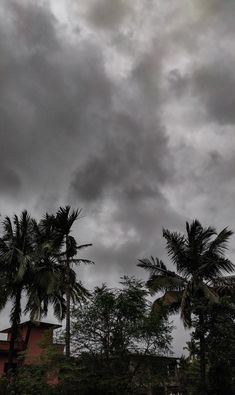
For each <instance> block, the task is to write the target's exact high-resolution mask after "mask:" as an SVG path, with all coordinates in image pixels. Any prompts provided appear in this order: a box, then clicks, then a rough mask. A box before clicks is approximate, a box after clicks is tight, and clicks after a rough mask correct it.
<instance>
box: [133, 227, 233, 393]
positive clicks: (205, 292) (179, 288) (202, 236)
mask: <svg viewBox="0 0 235 395" xmlns="http://www.w3.org/2000/svg"><path fill="white" fill-rule="evenodd" d="M232 234H233V232H232V231H230V230H229V229H227V228H225V229H223V230H222V231H221V232H220V233H217V232H216V230H215V229H214V228H212V227H208V228H203V226H202V225H201V224H200V222H199V221H197V220H195V221H193V222H192V223H191V224H189V223H188V222H187V223H186V234H181V233H178V232H170V231H169V230H166V229H164V230H163V237H164V238H165V239H166V245H167V251H168V254H169V256H170V258H171V260H172V263H173V264H174V265H175V266H176V269H177V272H174V271H171V270H169V269H167V267H166V265H165V264H164V263H163V262H162V261H161V260H159V259H157V258H156V259H154V258H153V257H151V258H150V259H146V258H145V259H141V260H140V263H139V266H140V267H142V268H144V269H146V270H148V271H149V272H150V278H149V280H148V282H147V285H148V287H149V289H150V290H151V291H152V292H153V293H157V292H160V291H163V292H164V295H163V296H162V297H160V298H158V299H157V300H156V301H155V302H154V305H153V309H154V310H155V311H156V312H157V311H159V308H160V306H167V307H168V308H169V311H172V312H175V311H180V312H181V317H182V319H183V322H184V325H185V326H186V327H190V326H191V324H192V319H191V318H192V314H194V315H196V316H197V318H198V331H199V341H200V371H201V383H202V389H201V393H202V394H205V393H206V354H205V332H204V322H205V314H206V304H208V303H209V302H210V303H219V297H220V295H221V294H223V293H224V292H232V291H233V289H234V281H233V278H232V277H231V278H230V279H228V278H227V277H223V276H224V275H225V274H231V273H232V272H233V271H234V265H233V264H232V263H231V262H230V260H228V259H227V258H226V257H225V252H226V249H227V243H228V240H229V238H230V237H231V235H232Z"/></svg>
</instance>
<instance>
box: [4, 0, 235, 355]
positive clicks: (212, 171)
mask: <svg viewBox="0 0 235 395" xmlns="http://www.w3.org/2000/svg"><path fill="white" fill-rule="evenodd" d="M234 18H235V2H234V0H226V1H223V2H222V1H221V0H206V1H205V0H185V1H182V0H174V1H172V0H129V1H128V0H51V1H49V0H47V1H39V0H37V1H36V0H30V1H27V0H18V1H17V0H2V1H1V4H0V139H1V140H0V141H1V155H0V187H1V194H0V212H1V214H2V216H4V215H6V214H9V215H11V214H12V213H14V212H16V213H19V212H20V211H21V210H22V209H23V208H27V209H28V210H29V211H30V212H31V213H32V214H33V215H35V216H36V217H38V218H39V217H40V216H41V215H42V214H43V213H45V211H49V212H53V211H56V209H57V208H58V207H59V206H60V205H64V204H71V205H72V206H73V207H82V208H83V209H84V214H85V215H86V216H85V218H83V219H82V220H80V223H79V224H78V226H77V229H76V234H77V235H78V239H79V241H80V242H92V243H93V247H92V248H91V249H90V250H89V252H87V254H88V255H89V257H90V258H92V259H94V260H95V262H96V265H95V266H94V267H90V268H86V269H83V268H81V269H80V271H79V273H80V276H81V278H82V279H83V281H84V282H85V284H86V285H87V286H88V287H92V286H94V284H100V283H101V282H104V281H106V282H108V283H109V284H111V285H114V284H117V282H118V279H119V277H120V275H122V274H135V275H136V276H138V277H139V278H145V275H144V273H143V272H142V271H141V269H138V268H136V263H137V259H138V258H141V257H143V256H146V255H150V254H153V255H155V256H159V257H161V258H163V259H165V261H166V262H167V257H166V254H165V249H164V248H165V245H164V240H163V239H162V236H161V233H162V227H163V226H164V227H167V228H169V229H172V230H183V229H184V224H185V221H186V220H191V219H194V218H196V217H197V218H198V219H199V220H200V221H201V222H202V223H203V224H205V225H208V224H211V225H214V226H216V227H217V228H218V229H221V228H222V227H224V226H227V225H229V226H230V227H231V228H232V229H234V230H235V217H234V202H235V183H234V178H235V133H234V125H235V73H234V65H235V44H234V42H235V41H234V39H235V24H234ZM234 240H235V238H234V237H233V239H232V243H231V250H230V256H231V258H235V249H234ZM6 322H7V312H5V313H4V312H2V313H1V327H3V326H4V325H5V323H6ZM175 322H176V325H177V326H178V329H177V330H176V331H175V342H174V347H175V350H176V352H177V353H179V352H180V350H181V348H182V345H183V339H184V336H185V334H184V332H183V330H182V326H181V325H180V324H179V320H178V319H176V321H175Z"/></svg>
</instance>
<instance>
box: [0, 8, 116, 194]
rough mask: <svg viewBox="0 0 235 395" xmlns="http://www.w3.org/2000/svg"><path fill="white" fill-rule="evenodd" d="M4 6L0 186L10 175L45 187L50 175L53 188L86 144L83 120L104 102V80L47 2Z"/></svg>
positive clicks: (97, 63) (99, 63)
mask: <svg viewBox="0 0 235 395" xmlns="http://www.w3.org/2000/svg"><path fill="white" fill-rule="evenodd" d="M4 11H5V13H6V15H7V17H8V18H7V20H8V23H3V24H1V28H0V29H1V39H0V51H1V61H0V69H1V79H0V87H1V89H0V103H1V104H0V126H1V127H0V135H1V148H2V150H1V151H2V153H1V158H0V161H1V163H0V165H1V168H2V173H1V174H2V176H1V181H2V185H1V189H2V190H4V189H5V188H6V190H8V189H9V188H8V184H9V183H12V177H13V174H15V175H14V177H15V179H16V174H18V176H19V177H20V178H21V180H22V183H23V184H25V185H24V186H25V188H23V189H22V190H25V189H26V190H27V194H30V193H37V191H39V190H40V189H41V188H42V187H44V188H47V186H49V187H51V186H52V185H51V177H52V178H53V183H54V185H55V187H57V188H58V187H60V186H61V180H62V184H63V182H64V177H66V178H68V177H69V176H70V172H71V168H72V167H73V166H74V162H73V157H75V155H76V156H77V158H80V159H81V158H82V157H83V154H84V156H86V149H88V150H89V141H91V144H93V143H92V140H93V137H94V138H96V137H95V135H94V136H93V137H92V138H91V137H90V125H92V123H93V122H95V120H96V118H97V119H98V118H99V114H100V112H101V115H102V111H103V110H104V108H108V103H109V102H110V94H111V93H110V87H111V84H110V82H109V78H108V77H107V76H106V75H105V73H104V69H103V60H102V56H101V55H100V54H99V52H98V50H97V49H96V48H95V47H94V46H93V45H92V44H89V43H83V44H81V45H79V46H77V47H76V46H72V45H70V44H69V43H68V42H67V41H66V40H63V39H61V38H60V35H59V30H58V27H57V24H56V21H55V18H54V17H53V16H52V14H51V13H50V11H49V10H48V9H47V8H43V7H42V6H40V5H38V6H37V5H36V4H33V3H28V4H27V5H22V4H20V3H14V2H10V3H9V4H7V5H6V7H5V10H4ZM0 17H1V18H2V19H3V18H4V17H5V14H4V13H2V14H1V16H0ZM95 129H96V126H95V125H94V126H92V130H91V134H93V133H94V134H95V133H96V132H97V133H98V131H97V129H96V130H95ZM88 131H89V132H88ZM97 137H98V136H97ZM75 161H76V159H75ZM8 163H10V169H11V170H9V172H10V171H11V177H10V173H9V172H8V173H9V177H7V176H5V175H4V174H5V173H6V171H7V170H5V169H8V167H9V165H8ZM35 174H37V177H35ZM18 184H19V182H18V181H16V183H15V185H16V188H18Z"/></svg>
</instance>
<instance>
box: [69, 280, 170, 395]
mask: <svg viewBox="0 0 235 395" xmlns="http://www.w3.org/2000/svg"><path fill="white" fill-rule="evenodd" d="M121 284H122V288H121V289H110V288H108V287H107V286H106V285H102V286H101V287H96V288H95V289H94V292H93V293H92V295H91V297H90V298H89V299H88V300H86V301H84V302H82V303H81V306H78V307H76V308H74V310H73V312H72V317H73V320H72V342H73V343H72V344H73V350H74V354H75V355H79V359H80V360H81V358H82V359H83V365H85V366H86V369H85V371H86V376H87V377H86V376H85V375H84V373H83V374H82V376H81V377H82V379H83V383H80V388H81V386H82V385H83V387H84V388H85V387H87V388H88V387H89V388H91V389H90V390H91V393H94V391H95V390H94V388H96V390H97V391H98V389H99V391H101V393H106V390H107V388H108V389H109V391H110V392H108V393H110V394H111V393H120V392H123V393H129V394H130V393H132V392H131V391H132V389H131V388H132V387H133V385H137V384H136V383H137V381H135V379H136V376H137V375H138V382H139V385H140V381H141V380H140V377H141V369H142V368H143V366H144V365H146V359H147V358H148V357H149V358H150V356H156V355H159V354H161V353H165V352H168V351H169V345H170V341H171V336H170V331H171V325H169V324H168V322H167V320H166V319H165V318H163V317H161V318H159V317H155V316H152V315H151V304H150V302H149V301H148V299H147V292H146V290H145V289H144V286H143V283H142V282H141V281H138V280H135V279H133V278H131V279H130V278H127V277H124V278H123V279H122V282H121ZM162 367H163V366H162ZM160 371H161V369H159V372H160ZM142 378H145V380H147V377H146V371H145V372H144V374H143V376H142ZM92 388H93V390H92ZM113 391H114V392H113ZM115 391H116V392H115ZM97 393H99V392H97Z"/></svg>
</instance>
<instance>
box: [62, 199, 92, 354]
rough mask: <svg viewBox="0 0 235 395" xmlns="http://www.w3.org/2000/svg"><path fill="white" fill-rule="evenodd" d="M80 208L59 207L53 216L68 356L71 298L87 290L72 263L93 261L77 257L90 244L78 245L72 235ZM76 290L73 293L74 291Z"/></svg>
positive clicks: (80, 211)
mask: <svg viewBox="0 0 235 395" xmlns="http://www.w3.org/2000/svg"><path fill="white" fill-rule="evenodd" d="M81 213H82V210H81V209H79V210H72V209H71V207H70V206H66V207H60V208H59V210H58V211H57V213H56V215H55V217H54V230H55V237H54V242H55V245H56V246H58V247H59V248H60V253H59V254H58V260H59V262H60V263H61V264H63V265H64V283H65V287H66V328H65V348H66V356H67V357H70V337H71V335H70V332H71V330H70V309H71V299H72V301H75V300H76V298H77V297H78V298H79V297H82V296H83V295H84V296H85V295H86V294H87V291H86V290H85V289H84V288H83V287H82V285H81V283H80V282H76V274H75V272H74V271H73V270H72V269H71V265H72V264H73V263H75V264H80V263H88V264H90V263H93V262H92V261H90V260H88V259H83V258H77V253H78V251H79V250H81V249H83V248H87V247H89V246H91V245H92V244H83V245H78V244H77V241H76V239H75V238H74V237H73V236H72V234H71V232H72V226H73V224H74V223H75V221H77V220H78V219H79V218H81ZM75 290H76V292H75V293H74V291H75Z"/></svg>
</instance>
